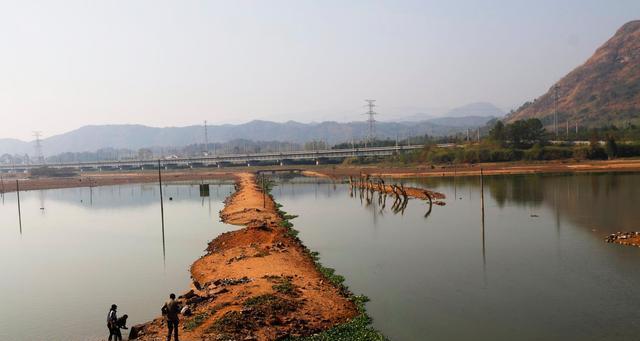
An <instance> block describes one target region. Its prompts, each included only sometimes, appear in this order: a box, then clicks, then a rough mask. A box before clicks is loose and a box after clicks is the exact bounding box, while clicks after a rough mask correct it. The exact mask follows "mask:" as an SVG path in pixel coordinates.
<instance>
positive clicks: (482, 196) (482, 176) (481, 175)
mask: <svg viewBox="0 0 640 341" xmlns="http://www.w3.org/2000/svg"><path fill="white" fill-rule="evenodd" d="M480 204H481V206H482V222H483V226H484V174H483V173H482V168H480Z"/></svg>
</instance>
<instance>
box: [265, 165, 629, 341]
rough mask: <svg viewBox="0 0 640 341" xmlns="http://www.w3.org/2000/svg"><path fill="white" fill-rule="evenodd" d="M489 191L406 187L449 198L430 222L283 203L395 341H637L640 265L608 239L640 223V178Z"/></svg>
mask: <svg viewBox="0 0 640 341" xmlns="http://www.w3.org/2000/svg"><path fill="white" fill-rule="evenodd" d="M612 177H613V178H615V179H612ZM483 180H484V181H483V184H482V183H481V182H480V178H479V177H477V176H476V177H464V178H462V177H461V178H457V179H453V178H441V179H439V178H429V179H407V180H406V181H405V183H406V184H407V185H409V186H411V185H417V186H424V187H426V188H429V189H434V190H437V191H440V192H443V193H445V194H446V195H447V199H446V200H445V201H446V203H447V205H446V206H442V207H441V206H437V207H434V209H433V211H432V213H431V215H430V216H429V219H427V220H425V219H424V209H425V203H424V201H420V200H410V201H409V203H408V205H407V207H406V210H405V212H404V215H403V214H383V213H381V212H380V208H381V206H382V204H381V203H380V202H379V199H378V197H377V196H374V197H373V200H371V199H372V197H371V196H368V197H367V194H366V193H363V192H360V191H359V190H358V191H357V192H351V191H350V189H349V186H347V185H345V186H338V187H337V190H336V193H337V194H338V195H334V194H333V193H331V194H330V193H329V192H327V193H325V194H324V195H323V194H321V193H319V192H318V194H317V195H316V188H315V186H317V185H316V184H312V185H306V184H301V185H296V186H295V198H294V197H293V196H292V195H290V193H289V191H286V192H285V191H282V193H281V194H279V195H278V196H277V197H276V199H277V200H278V202H280V203H281V204H283V205H284V209H285V210H286V211H289V212H294V213H295V214H297V215H299V217H298V219H296V220H295V221H294V223H295V226H296V228H297V229H298V230H300V238H301V239H302V240H303V241H304V242H305V244H306V245H307V246H308V247H309V248H311V249H313V250H317V251H319V252H320V254H321V256H322V261H323V263H325V264H326V265H327V266H331V267H335V268H336V270H337V271H338V273H341V274H343V275H345V277H346V278H347V284H348V285H349V286H350V287H351V289H352V290H353V291H354V292H356V293H363V294H366V295H367V296H369V297H371V298H372V301H371V302H370V303H369V305H368V307H369V312H370V313H371V315H372V316H373V318H374V324H375V326H376V327H377V328H379V329H380V330H382V331H383V332H385V333H386V334H387V335H388V336H390V338H391V339H393V340H421V339H433V340H469V339H475V340H539V339H544V340H567V339H580V340H602V339H611V338H612V335H614V334H615V337H613V338H616V339H634V338H635V334H636V333H635V328H633V326H635V325H636V324H637V322H636V321H637V320H638V318H640V313H638V312H637V305H636V304H635V302H636V301H637V300H636V296H637V293H638V289H637V288H638V287H640V272H639V271H637V257H638V256H639V255H640V253H639V252H640V251H639V250H638V249H635V248H625V247H619V246H612V245H610V244H606V243H604V242H603V241H602V236H603V235H606V234H607V233H608V231H609V230H629V229H634V224H637V221H640V220H639V218H640V212H639V210H637V209H635V205H634V201H633V198H634V197H635V198H637V197H638V193H637V191H638V188H640V187H639V186H638V185H640V175H638V174H579V175H559V176H554V175H526V176H502V175H500V176H486V177H484V179H483ZM482 186H484V189H485V191H484V219H483V216H482V205H481V204H482V201H483V199H482V192H481V187H482ZM292 192H293V191H292ZM279 193H280V192H279ZM455 198H458V200H456V199H455ZM460 198H461V199H460ZM367 199H369V200H367ZM389 199H390V200H392V198H389ZM360 200H362V201H360ZM383 202H384V201H383ZM388 205H391V203H389V204H388ZM388 207H389V206H387V210H385V211H383V212H390V210H389V209H388ZM635 229H637V226H635ZM594 230H595V231H594ZM612 333H613V334H612Z"/></svg>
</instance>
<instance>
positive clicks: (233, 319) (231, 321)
mask: <svg viewBox="0 0 640 341" xmlns="http://www.w3.org/2000/svg"><path fill="white" fill-rule="evenodd" d="M250 323H251V321H249V320H247V319H245V318H244V316H243V315H242V313H241V312H239V311H236V310H232V311H228V312H226V313H225V314H224V315H223V316H222V317H221V318H219V319H217V320H216V321H215V322H214V323H213V324H212V325H211V327H209V328H207V332H208V333H213V332H215V333H218V334H222V335H228V334H231V335H236V334H237V333H239V332H240V331H242V330H243V329H245V328H253V326H252V325H250ZM231 340H234V338H231Z"/></svg>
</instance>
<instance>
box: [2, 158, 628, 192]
mask: <svg viewBox="0 0 640 341" xmlns="http://www.w3.org/2000/svg"><path fill="white" fill-rule="evenodd" d="M287 168H288V167H287V166H264V167H257V168H253V169H261V170H282V169H287ZM295 168H296V169H302V170H303V171H302V173H301V174H302V175H305V176H312V177H324V178H334V179H346V178H349V177H350V176H351V177H353V178H358V177H359V176H360V175H362V174H368V175H370V176H374V177H388V178H413V177H445V176H478V175H480V170H481V169H482V172H483V173H484V174H485V175H500V174H504V175H508V174H544V173H589V172H594V173H597V172H640V159H617V160H607V161H581V162H578V161H549V162H535V163H522V162H498V163H482V164H456V165H453V164H451V165H449V164H447V165H429V164H418V165H406V166H404V165H402V166H399V165H390V164H371V165H320V166H312V165H306V166H296V167H295ZM248 169H252V168H247V167H235V168H222V169H216V170H195V169H193V170H169V171H163V172H162V179H163V181H165V182H172V181H203V180H233V179H235V174H238V173H242V172H246V171H247V170H248ZM16 179H19V180H20V190H25V191H28V190H39V189H54V188H69V187H89V186H108V185H121V184H133V183H154V182H157V181H158V173H157V171H152V170H149V171H137V172H132V171H129V172H126V171H121V172H92V173H89V172H87V173H81V174H79V175H78V176H74V177H64V178H62V177H61V178H51V177H48V178H47V177H41V178H27V176H26V174H11V175H8V174H3V181H2V185H0V192H2V191H4V192H5V193H6V192H13V191H15V190H16V182H15V180H16Z"/></svg>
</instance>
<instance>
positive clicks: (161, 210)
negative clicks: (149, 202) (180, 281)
mask: <svg viewBox="0 0 640 341" xmlns="http://www.w3.org/2000/svg"><path fill="white" fill-rule="evenodd" d="M160 167H161V165H160V160H158V184H159V185H160V218H161V220H162V257H163V258H164V257H165V256H166V250H165V244H164V202H163V200H162V171H161V169H160Z"/></svg>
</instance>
